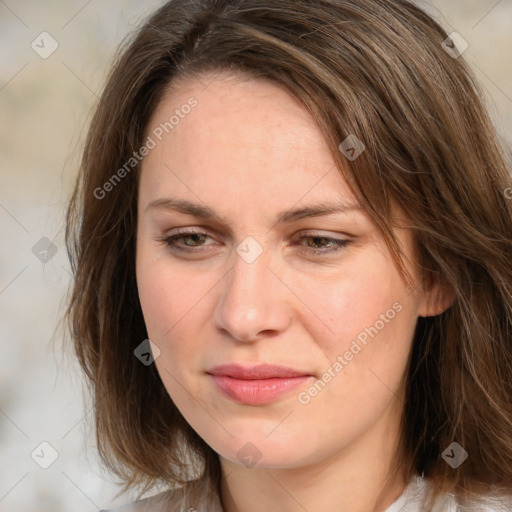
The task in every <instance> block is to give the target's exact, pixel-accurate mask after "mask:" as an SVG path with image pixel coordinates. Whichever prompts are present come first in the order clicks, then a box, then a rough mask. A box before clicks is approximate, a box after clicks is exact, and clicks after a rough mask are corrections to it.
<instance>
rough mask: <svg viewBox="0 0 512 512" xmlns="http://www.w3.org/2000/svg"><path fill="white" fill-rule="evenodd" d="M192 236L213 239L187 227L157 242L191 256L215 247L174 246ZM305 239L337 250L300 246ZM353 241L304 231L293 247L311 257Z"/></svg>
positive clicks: (298, 236) (343, 237) (299, 233)
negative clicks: (318, 240) (322, 243)
mask: <svg viewBox="0 0 512 512" xmlns="http://www.w3.org/2000/svg"><path fill="white" fill-rule="evenodd" d="M191 235H200V236H206V237H208V238H213V237H212V236H211V235H210V234H209V233H208V230H207V229H204V228H202V227H201V228H192V227H190V228H188V227H187V228H177V229H176V230H175V231H173V232H171V233H170V234H167V235H165V236H163V237H161V238H159V239H158V240H157V241H159V242H162V243H165V244H166V245H167V247H168V248H169V249H170V250H172V251H176V252H186V253H189V254H194V253H200V252H202V251H205V250H206V249H204V248H205V247H209V246H211V245H213V244H206V245H202V246H196V247H194V246H192V247H183V246H181V247H180V246H177V245H173V244H172V243H173V242H174V240H176V239H179V238H180V237H187V236H191ZM340 237H341V238H340ZM305 238H321V239H325V240H327V241H328V242H330V243H333V244H334V247H335V248H334V249H333V248H328V247H327V248H319V249H314V248H308V247H306V246H302V245H300V243H297V242H300V241H302V240H303V239H305ZM352 241H353V236H351V235H348V234H346V233H344V234H342V233H338V234H337V235H335V236H333V235H330V234H326V233H322V232H321V230H303V231H300V232H298V233H297V234H295V236H294V237H293V243H292V244H291V245H292V246H299V247H300V252H303V253H308V254H309V255H328V254H330V253H337V252H339V251H340V250H341V249H343V248H344V247H345V246H347V245H349V244H350V243H352Z"/></svg>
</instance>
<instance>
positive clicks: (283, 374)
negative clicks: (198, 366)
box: [207, 364, 312, 405]
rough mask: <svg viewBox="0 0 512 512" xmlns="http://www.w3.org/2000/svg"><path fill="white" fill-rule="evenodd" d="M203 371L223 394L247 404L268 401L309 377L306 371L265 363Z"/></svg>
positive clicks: (265, 402)
mask: <svg viewBox="0 0 512 512" xmlns="http://www.w3.org/2000/svg"><path fill="white" fill-rule="evenodd" d="M207 373H208V374H209V375H211V377H212V379H213V381H214V382H215V384H216V386H217V387H218V389H219V390H220V391H221V392H222V393H223V394H224V395H226V396H227V397H229V398H231V399H233V400H235V401H236V402H239V403H243V404H247V405H263V404H267V403H270V402H272V401H274V400H276V399H277V398H279V397H280V396H282V395H284V394H286V393H288V392H289V391H291V390H292V389H295V388H296V387H298V386H300V385H301V384H303V383H304V382H306V381H307V380H308V379H310V378H311V377H312V375H311V374H308V373H306V372H301V371H298V370H294V369H292V368H286V367H284V366H275V365H268V364H262V365H258V366H251V367H245V368H244V367H242V366H239V365H236V364H227V365H221V366H216V367H215V368H212V369H211V370H209V371H208V372H207Z"/></svg>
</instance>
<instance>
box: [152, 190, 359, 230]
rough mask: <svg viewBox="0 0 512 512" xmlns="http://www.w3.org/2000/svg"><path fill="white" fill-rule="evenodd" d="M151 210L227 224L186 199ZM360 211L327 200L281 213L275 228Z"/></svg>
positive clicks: (161, 202)
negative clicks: (280, 225) (172, 212)
mask: <svg viewBox="0 0 512 512" xmlns="http://www.w3.org/2000/svg"><path fill="white" fill-rule="evenodd" d="M151 209H162V210H175V211H177V212H180V213H184V214H186V215H193V216H194V217H199V218H203V219H207V220H215V221H217V222H219V223H225V220H224V219H223V218H222V217H221V216H220V215H219V214H217V213H216V212H215V211H213V210H212V209H211V208H209V207H208V206H206V205H200V204H197V203H193V202H191V201H187V200H186V199H175V198H171V197H162V198H160V199H155V200H154V201H151V202H150V203H149V204H148V205H147V206H146V208H145V210H144V211H145V212H147V211H148V210H151ZM360 209H363V206H362V205H361V204H360V203H357V202H353V203H345V202H334V201H329V200H325V201H321V202H320V203H317V204H312V205H308V206H303V207H300V208H295V209H291V210H284V211H281V212H279V213H278V214H277V217H276V221H275V223H274V226H277V225H279V224H286V223H291V222H294V221H297V220H300V219H304V218H309V217H321V216H325V215H332V214H334V213H348V212H350V211H353V210H360Z"/></svg>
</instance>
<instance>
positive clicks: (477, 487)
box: [67, 0, 512, 512]
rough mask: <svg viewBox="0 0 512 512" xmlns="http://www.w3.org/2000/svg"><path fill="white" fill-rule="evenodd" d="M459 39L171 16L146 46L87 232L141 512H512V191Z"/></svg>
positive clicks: (261, 16) (125, 97) (113, 450)
mask: <svg viewBox="0 0 512 512" xmlns="http://www.w3.org/2000/svg"><path fill="white" fill-rule="evenodd" d="M456 42H457V41H456V39H455V38H450V37H448V35H447V33H446V32H445V31H444V30H443V29H442V28H441V27H439V25H438V24H437V23H436V22H435V21H433V20H432V19H431V18H430V17H429V16H428V15H427V14H425V13H424V12H423V11H421V10H420V9H419V8H417V7H415V6H414V5H412V4H411V3H409V2H407V1H405V0H391V1H390V0H371V1H368V0H365V1H363V0H317V1H314V2H310V1H306V0H299V1H297V0H294V1H293V2H292V1H290V0H274V1H272V2H263V1H261V0H244V1H241V0H234V1H216V0H204V1H199V2H193V3H192V2H186V1H179V0H172V1H170V2H168V3H167V4H166V5H164V6H163V7H162V8H161V9H160V10H158V11H157V12H156V13H155V14H154V15H153V16H152V17H151V19H150V20H149V21H148V22H147V23H146V24H145V25H144V26H143V27H142V28H141V29H140V30H139V31H138V33H137V34H135V36H134V38H133V40H132V41H131V42H129V44H128V45H127V47H126V48H125V49H124V51H123V52H122V54H121V55H120V57H119V58H118V60H117V63H116V65H115V66H114V69H113V71H112V73H111V75H110V77H109V79H108V82H107V85H106V87H105V90H104V92H103V94H102V97H101V100H100V102H99V104H98V107H97V110H96V113H95V115H94V118H93V120H92V124H91V127H90V131H89V135H88V139H87V142H86V147H85V151H84V155H83V162H82V169H81V173H80V176H79V178H78V182H77V186H76V190H75V193H74V195H73V198H72V201H71V203H70V207H69V211H68V231H67V239H68V250H69V253H70V257H71V259H72V262H73V269H74V276H75V281H74V289H73V295H72V299H71V303H70V306H69V311H68V315H69V320H70V325H71V329H72V337H73V340H74V344H75V348H76V352H77V355H78V358H79V360H80V363H81V365H82V367H83V369H84V371H85V373H86V375H87V376H88V378H89V380H90V382H91V388H92V390H93V392H94V394H95V398H96V402H95V403H96V407H95V409H96V432H97V440H98V448H99V453H100V455H101V457H102V459H103V461H104V462H105V464H106V465H107V467H109V468H110V469H111V470H112V471H113V472H115V473H116V474H117V475H118V476H119V477H120V479H121V481H122V482H123V483H124V489H125V490H126V489H130V488H139V490H140V491H141V492H140V494H139V497H141V496H142V495H143V494H144V493H145V492H147V491H148V490H151V489H152V488H153V487H156V486H158V485H160V486H161V485H162V484H163V485H164V487H165V489H164V491H163V492H161V493H160V494H158V495H157V496H154V497H151V498H147V499H145V500H140V501H137V502H135V503H133V504H131V505H129V506H128V508H126V509H122V510H151V511H156V510H162V511H163V510H165V511H173V510H176V511H177V510H189V511H192V510H197V511H204V512H206V511H208V512H211V511H214V512H217V511H225V512H239V511H244V512H249V511H251V512H252V511H254V512H255V511H265V512H273V511H278V510H279V511H283V510H287V511H296V510H297V511H299V510H308V511H322V512H324V511H325V512H330V511H339V510H345V511H351V512H362V511H376V512H377V511H378V512H382V511H387V512H398V511H399V510H404V511H409V510H411V511H416V510H418V511H419V510H429V511H430V510H443V511H444V510H450V511H451V510H453V511H455V510H457V507H461V508H462V509H463V510H494V511H495V510H512V505H511V503H512V500H511V498H510V496H511V493H512V490H511V487H512V372H511V369H512V346H511V337H510V333H511V328H512V296H511V290H512V270H511V268H510V265H509V257H510V255H511V254H512V252H511V245H512V206H511V205H512V203H511V201H510V200H509V199H508V198H507V194H506V190H507V189H509V187H510V176H509V172H508V169H507V165H506V162H505V157H504V154H503V150H502V149H501V148H500V146H499V144H498V142H497V136H496V133H495V131H494V128H493V126H492V124H491V122H490V120H489V117H488V114H487V113H486V111H485V109H484V107H483V105H482V100H481V96H480V93H479V89H478V87H477V85H476V84H475V83H474V78H473V76H472V74H471V73H470V71H469V70H468V67H467V65H466V64H465V63H464V61H463V59H462V57H461V55H460V50H459V47H458V46H457V44H456ZM150 340H151V341H150ZM159 489H160V490H161V487H160V488H159Z"/></svg>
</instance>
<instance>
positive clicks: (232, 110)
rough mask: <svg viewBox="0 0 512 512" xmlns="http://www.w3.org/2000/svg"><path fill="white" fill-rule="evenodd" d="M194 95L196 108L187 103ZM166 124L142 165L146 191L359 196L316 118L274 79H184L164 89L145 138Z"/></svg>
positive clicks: (290, 196) (296, 197) (291, 197)
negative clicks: (349, 185) (351, 186)
mask: <svg viewBox="0 0 512 512" xmlns="http://www.w3.org/2000/svg"><path fill="white" fill-rule="evenodd" d="M191 98H192V99H193V100H194V102H195V106H194V107H193V108H188V107H187V108H184V106H186V105H188V104H190V100H191ZM185 112H188V113H185ZM172 116H174V120H173V126H172V128H169V120H170V119H171V117H172ZM166 123H167V128H168V132H169V133H166V131H164V132H163V134H162V138H161V141H157V144H156V147H155V148H154V149H152V150H151V151H150V153H149V154H148V155H147V156H146V157H145V158H144V160H143V163H142V179H141V189H142V190H143V192H144V190H145V189H149V190H150V192H151V196H154V195H156V194H159V193H160V194H163V193H164V191H166V190H167V189H168V188H169V187H172V189H173V192H174V191H175V190H176V188H177V189H178V190H179V191H180V192H182V193H185V194H187V195H190V192H191V191H192V192H194V193H196V194H197V195H199V193H202V194H204V195H205V196H210V195H211V193H212V192H214V193H219V192H222V197H224V198H225V199H226V200H228V199H229V198H231V199H237V198H238V199H240V200H243V198H244V197H245V199H247V198H248V197H250V198H251V199H253V200H256V198H257V197H259V196H265V194H266V196H267V197H269V196H273V197H276V198H277V197H280V198H283V199H284V198H286V199H288V200H289V201H292V202H297V201H299V200H300V198H301V196H304V195H306V194H307V195H309V196H310V198H311V197H314V196H315V195H317V196H322V197H325V194H326V193H328V194H329V195H330V197H331V198H338V197H343V198H344V199H353V198H354V196H353V194H352V193H351V191H350V189H349V187H348V185H347V184H346V182H345V180H344V179H343V177H342V176H341V174H340V173H339V171H338V169H336V164H335V161H334V158H333V156H332V154H331V152H330V150H329V147H328V145H327V143H326V141H325V139H324V137H323V135H322V133H321V131H320V129H319V127H318V126H317V124H316V122H315V120H314V118H313V117H312V116H311V114H310V113H309V112H308V110H307V109H306V107H305V106H304V105H303V104H302V103H300V102H299V101H298V100H297V99H295V98H294V97H293V96H292V95H291V93H290V92H289V91H288V90H287V89H286V88H284V87H283V86H281V85H279V84H276V83H274V82H271V81H268V80H261V79H257V80H254V79H244V78H241V77H239V76H236V75H222V76H212V75H204V76H201V77H198V78H193V79H190V80H187V81H184V82H183V81H182V82H180V83H178V84H175V85H173V87H172V89H171V88H169V89H168V90H167V91H166V93H165V94H164V96H163V98H162V100H161V102H160V103H159V105H158V106H157V108H156V109H155V111H154V113H153V115H152V117H151V119H150V121H149V123H148V126H147V129H146V135H151V134H152V133H154V131H155V130H158V127H165V126H166ZM160 131H162V130H160ZM221 184H222V186H220V185H221ZM187 189H188V190H187Z"/></svg>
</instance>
